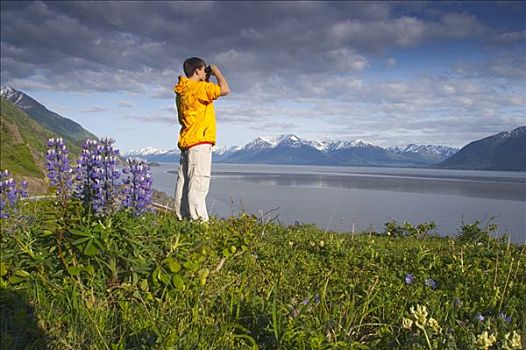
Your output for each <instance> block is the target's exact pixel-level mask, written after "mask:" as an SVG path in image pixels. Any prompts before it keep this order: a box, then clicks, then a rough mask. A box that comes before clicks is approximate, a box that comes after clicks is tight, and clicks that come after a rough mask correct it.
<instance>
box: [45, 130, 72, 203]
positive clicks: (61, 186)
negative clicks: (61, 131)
mask: <svg viewBox="0 0 526 350" xmlns="http://www.w3.org/2000/svg"><path fill="white" fill-rule="evenodd" d="M47 145H48V147H49V150H48V151H47V154H46V168H47V177H48V178H49V181H50V184H51V186H56V187H57V192H56V193H57V195H59V196H60V197H61V199H62V200H65V199H66V198H67V197H68V196H69V193H70V191H71V186H72V178H71V175H72V169H71V167H70V166H69V159H68V150H67V148H66V144H65V143H64V140H63V139H62V138H56V139H49V141H48V144H47Z"/></svg>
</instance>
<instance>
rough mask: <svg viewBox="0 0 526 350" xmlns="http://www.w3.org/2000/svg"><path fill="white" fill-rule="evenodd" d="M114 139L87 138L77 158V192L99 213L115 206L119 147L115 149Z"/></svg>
mask: <svg viewBox="0 0 526 350" xmlns="http://www.w3.org/2000/svg"><path fill="white" fill-rule="evenodd" d="M114 142H115V140H113V139H111V138H101V139H100V140H98V141H96V140H86V141H85V142H84V144H83V146H82V153H81V155H80V157H79V159H78V161H77V168H76V180H77V186H76V189H75V196H76V197H78V198H80V199H82V200H83V202H84V205H85V207H86V208H90V209H91V210H93V211H94V212H95V213H96V214H98V215H106V214H110V213H112V212H113V211H114V210H115V209H116V197H117V194H118V191H117V189H118V186H119V185H120V184H119V182H118V179H119V178H120V172H119V169H118V165H119V159H118V155H119V151H118V150H117V149H114V147H113V143H114Z"/></svg>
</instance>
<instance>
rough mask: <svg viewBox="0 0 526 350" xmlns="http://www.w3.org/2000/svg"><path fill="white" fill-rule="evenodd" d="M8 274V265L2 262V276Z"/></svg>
mask: <svg viewBox="0 0 526 350" xmlns="http://www.w3.org/2000/svg"><path fill="white" fill-rule="evenodd" d="M5 275H7V265H6V264H5V263H0V277H4V276H5Z"/></svg>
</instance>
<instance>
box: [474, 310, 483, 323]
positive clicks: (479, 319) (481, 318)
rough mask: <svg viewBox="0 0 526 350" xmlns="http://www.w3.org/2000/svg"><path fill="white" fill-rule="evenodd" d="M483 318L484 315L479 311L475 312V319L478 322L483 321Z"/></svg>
mask: <svg viewBox="0 0 526 350" xmlns="http://www.w3.org/2000/svg"><path fill="white" fill-rule="evenodd" d="M484 319H485V317H484V316H483V315H482V314H481V313H480V312H479V313H477V315H475V320H477V321H479V322H483V321H484Z"/></svg>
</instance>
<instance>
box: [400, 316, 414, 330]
mask: <svg viewBox="0 0 526 350" xmlns="http://www.w3.org/2000/svg"><path fill="white" fill-rule="evenodd" d="M412 326H413V320H411V319H410V318H405V317H404V318H402V327H404V328H405V329H411V327H412Z"/></svg>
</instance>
